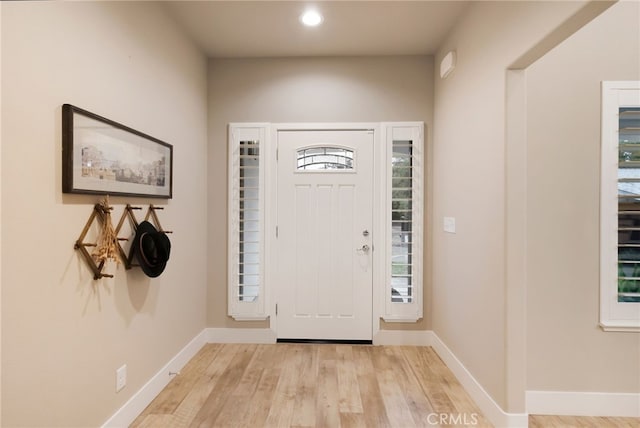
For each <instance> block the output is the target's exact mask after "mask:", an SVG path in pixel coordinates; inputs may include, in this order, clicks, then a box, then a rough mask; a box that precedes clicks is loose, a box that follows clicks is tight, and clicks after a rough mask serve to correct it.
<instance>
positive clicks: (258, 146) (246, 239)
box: [227, 124, 267, 320]
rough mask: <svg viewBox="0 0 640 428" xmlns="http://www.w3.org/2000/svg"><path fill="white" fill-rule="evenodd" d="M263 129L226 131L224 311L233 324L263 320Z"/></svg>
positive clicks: (241, 127) (232, 128) (232, 127)
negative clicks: (227, 139) (226, 291)
mask: <svg viewBox="0 0 640 428" xmlns="http://www.w3.org/2000/svg"><path fill="white" fill-rule="evenodd" d="M266 135H267V132H266V127H265V126H264V125H255V126H252V125H250V124H246V125H245V124H243V125H230V127H229V251H228V253H229V265H228V272H227V275H228V308H229V309H228V310H229V315H230V316H232V317H234V318H235V319H236V320H255V319H265V318H266V317H267V315H266V314H265V309H266V308H265V302H264V300H265V299H264V290H265V287H264V260H265V257H264V248H265V245H264V237H265V233H264V224H265V223H264V189H265V185H264V176H265V174H264V165H265V162H264V153H265V149H266V143H267V142H266Z"/></svg>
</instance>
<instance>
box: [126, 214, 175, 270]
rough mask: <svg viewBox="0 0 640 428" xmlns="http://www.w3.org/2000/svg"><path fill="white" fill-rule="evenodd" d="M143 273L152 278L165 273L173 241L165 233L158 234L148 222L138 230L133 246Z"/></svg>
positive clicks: (141, 224) (140, 225) (139, 226)
mask: <svg viewBox="0 0 640 428" xmlns="http://www.w3.org/2000/svg"><path fill="white" fill-rule="evenodd" d="M131 245H132V248H133V252H134V253H135V255H136V258H137V260H138V263H139V264H140V267H141V268H142V271H143V272H144V273H145V274H146V275H147V276H150V277H151V278H155V277H156V276H159V275H160V274H161V273H162V271H164V268H165V266H166V265H167V260H169V252H170V251H171V241H169V238H168V237H167V234H166V233H164V232H158V231H157V230H156V228H155V227H153V225H152V224H151V223H149V222H148V221H143V222H142V223H140V224H139V225H138V227H137V228H136V236H135V237H134V238H133V243H132V244H131Z"/></svg>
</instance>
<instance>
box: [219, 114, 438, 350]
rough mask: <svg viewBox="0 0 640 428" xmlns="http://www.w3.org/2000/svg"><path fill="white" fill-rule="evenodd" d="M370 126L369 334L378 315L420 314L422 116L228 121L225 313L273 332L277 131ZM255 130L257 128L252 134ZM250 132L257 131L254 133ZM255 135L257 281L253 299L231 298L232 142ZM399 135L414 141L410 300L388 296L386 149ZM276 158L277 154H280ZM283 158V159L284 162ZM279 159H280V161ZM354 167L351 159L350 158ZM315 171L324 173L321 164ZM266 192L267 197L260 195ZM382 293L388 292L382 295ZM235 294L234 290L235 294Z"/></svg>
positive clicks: (409, 317) (408, 317) (411, 318)
mask: <svg viewBox="0 0 640 428" xmlns="http://www.w3.org/2000/svg"><path fill="white" fill-rule="evenodd" d="M363 129H367V130H372V131H373V133H374V165H373V168H374V179H373V180H374V181H373V199H374V200H373V204H374V213H373V230H372V238H373V239H372V263H373V269H374V274H373V283H372V287H373V311H372V320H371V323H372V335H373V337H374V338H375V337H376V334H378V332H379V330H380V320H383V321H385V322H395V323H398V322H405V323H409V322H411V323H413V322H417V321H419V320H420V319H421V318H422V317H423V302H424V285H423V282H424V281H423V266H425V260H424V218H425V214H424V200H425V199H424V198H425V186H426V183H425V177H426V167H425V161H424V158H425V155H424V154H425V143H424V122H369V123H360V122H358V123H230V124H229V135H228V148H229V170H228V171H227V177H228V180H229V185H228V189H229V195H228V201H229V202H228V204H229V206H228V215H229V218H228V256H227V257H228V273H227V277H228V295H227V297H228V315H229V316H231V317H232V318H233V319H234V320H236V321H254V320H266V319H269V326H270V329H271V330H272V331H274V332H276V333H277V331H276V330H277V321H276V320H277V317H276V311H277V309H276V306H277V301H276V299H275V297H276V296H275V295H274V293H275V290H274V287H273V282H274V279H275V276H274V275H275V267H276V266H278V259H277V254H276V251H275V249H276V248H277V234H278V219H277V196H278V195H277V180H276V177H277V168H278V148H277V136H278V132H280V131H287V130H363ZM256 133H257V134H256ZM255 135H259V137H256V136H255ZM243 138H244V139H258V140H259V141H261V143H262V144H261V147H260V192H261V193H260V195H261V196H260V207H261V210H262V211H261V222H262V223H261V227H260V233H261V245H262V247H261V254H260V263H261V281H260V290H259V298H258V299H257V300H258V301H257V302H240V301H238V299H237V298H236V299H234V295H235V289H234V287H235V286H237V284H234V278H233V275H234V273H235V272H236V267H237V263H238V258H237V256H236V254H234V253H237V251H236V250H237V248H238V246H237V245H238V225H237V223H238V208H237V201H238V199H237V197H238V196H237V193H236V192H237V191H238V189H237V185H236V180H234V177H236V178H237V175H236V174H237V171H236V170H235V168H236V167H237V165H238V163H237V161H236V160H235V159H234V156H235V154H236V151H235V150H234V148H235V147H236V146H237V144H238V143H239V141H241V140H242V139H243ZM394 138H396V139H399V138H405V139H410V140H412V141H413V144H414V147H415V149H414V150H415V155H414V158H415V160H416V162H417V163H416V165H415V166H414V175H413V182H414V184H415V188H414V189H413V198H412V199H413V205H412V207H413V210H414V211H415V212H414V213H413V219H414V221H413V229H412V233H413V234H414V238H413V239H414V243H413V245H414V246H415V248H416V250H414V251H412V253H413V257H414V258H415V260H416V265H415V266H414V269H417V270H418V271H419V272H417V275H414V276H415V281H414V284H415V285H414V287H415V288H414V292H415V294H414V297H415V298H414V299H413V301H412V302H411V303H399V302H391V283H390V275H391V262H390V260H391V259H390V257H391V221H390V220H391V206H392V203H391V196H392V193H391V187H390V186H391V176H392V169H391V159H392V158H391V154H392V144H393V139H394ZM280 161H282V160H280ZM284 163H286V162H284ZM284 163H282V162H281V164H284ZM354 168H357V159H354ZM298 172H299V173H312V172H314V171H313V170H301V171H298ZM320 172H324V173H326V172H327V171H326V170H322V171H320ZM329 172H331V173H349V172H350V170H335V171H329ZM265 195H268V196H269V197H265ZM387 296H388V297H389V298H388V299H387ZM236 297H237V296H236Z"/></svg>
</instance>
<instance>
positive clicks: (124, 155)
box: [62, 104, 173, 199]
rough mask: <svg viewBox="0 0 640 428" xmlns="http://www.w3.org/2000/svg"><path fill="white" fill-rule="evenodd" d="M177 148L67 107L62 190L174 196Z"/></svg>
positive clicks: (161, 196)
mask: <svg viewBox="0 0 640 428" xmlns="http://www.w3.org/2000/svg"><path fill="white" fill-rule="evenodd" d="M172 177H173V146H172V145H171V144H167V143H165V142H164V141H160V140H158V139H157V138H153V137H151V136H149V135H146V134H143V133H142V132H139V131H136V130H134V129H131V128H129V127H127V126H124V125H121V124H119V123H117V122H114V121H112V120H109V119H105V118H104V117H101V116H98V115H97V114H95V113H91V112H88V111H86V110H83V109H81V108H78V107H75V106H72V105H70V104H64V105H63V106H62V192H63V193H86V194H100V195H107V194H108V195H119V196H140V197H148V198H164V199H170V198H171V197H172V196H173V194H172V184H173V183H172Z"/></svg>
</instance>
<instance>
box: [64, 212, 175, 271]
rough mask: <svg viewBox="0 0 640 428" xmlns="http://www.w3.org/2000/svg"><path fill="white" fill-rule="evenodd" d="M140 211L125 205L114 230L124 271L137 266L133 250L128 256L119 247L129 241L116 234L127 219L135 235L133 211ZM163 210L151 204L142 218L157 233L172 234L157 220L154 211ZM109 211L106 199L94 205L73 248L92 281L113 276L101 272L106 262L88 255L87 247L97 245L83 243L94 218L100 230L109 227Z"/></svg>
mask: <svg viewBox="0 0 640 428" xmlns="http://www.w3.org/2000/svg"><path fill="white" fill-rule="evenodd" d="M141 209H142V207H134V206H132V205H130V204H127V205H126V206H125V208H124V211H123V212H122V216H120V220H119V221H118V225H117V226H116V228H115V237H116V239H115V245H116V246H117V253H118V257H119V261H122V263H123V264H124V266H125V269H131V268H132V267H133V266H137V265H136V264H133V256H134V251H133V248H130V249H129V254H127V253H126V252H125V251H124V249H123V248H122V245H120V242H121V241H128V240H129V239H128V238H120V237H118V234H119V233H120V231H121V230H122V227H123V226H124V222H125V221H126V220H127V219H129V221H130V223H131V227H132V229H133V233H134V234H135V232H136V230H137V228H138V224H139V223H138V220H137V219H136V216H135V214H134V211H137V210H141ZM163 209H164V207H158V206H155V205H153V204H151V205H149V208H148V209H147V213H146V215H145V217H144V221H149V222H151V223H154V224H155V227H156V229H157V230H158V231H159V232H163V233H173V232H172V231H170V230H164V229H163V228H162V226H161V224H160V219H159V218H158V215H157V213H156V211H157V210H163ZM111 210H113V207H111V206H109V203H108V199H105V201H104V202H103V203H98V204H95V205H94V207H93V211H92V212H91V215H90V216H89V219H88V220H87V223H86V224H85V226H84V229H82V232H81V233H80V237H79V238H78V240H77V241H76V243H75V245H74V248H75V249H76V250H80V254H82V256H83V258H84V259H85V260H86V262H87V264H88V265H89V268H90V269H91V271H92V272H93V279H100V278H103V277H107V278H113V275H111V274H107V273H103V272H102V269H103V268H104V265H105V261H106V260H97V259H96V257H95V255H92V254H90V253H89V251H88V250H87V247H93V248H97V247H98V243H88V242H84V239H85V238H86V235H87V233H88V232H89V229H90V228H91V225H92V224H93V222H94V220H95V219H96V218H97V219H98V220H99V222H100V226H101V227H102V229H104V228H105V227H110V226H109V225H107V224H106V223H107V222H110V221H111V218H110V215H109V214H110V212H111ZM111 227H112V226H111Z"/></svg>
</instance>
